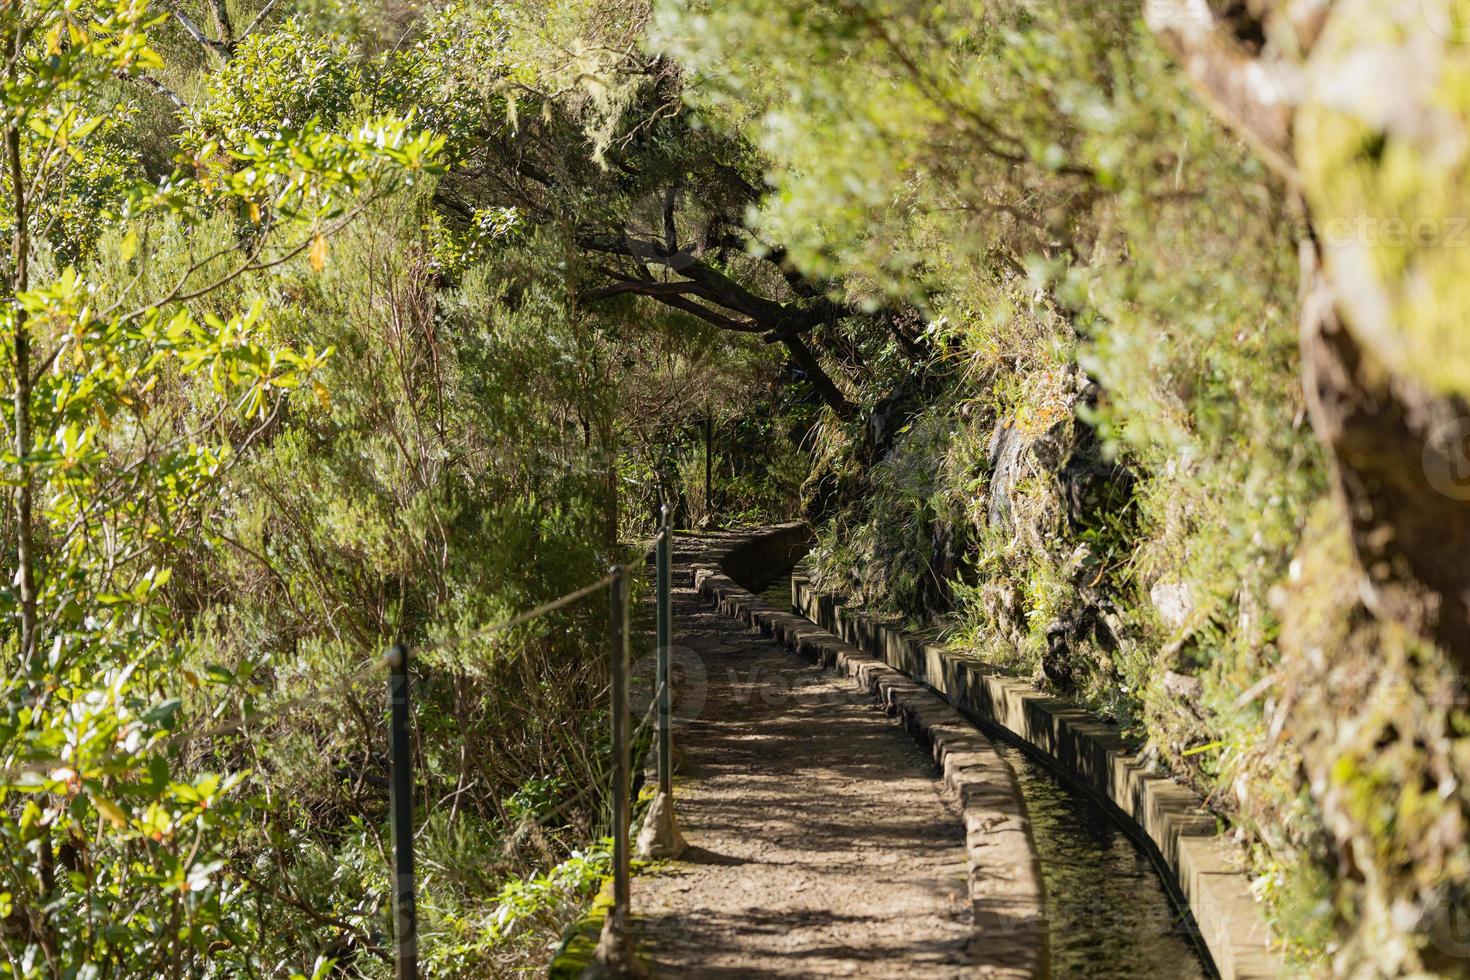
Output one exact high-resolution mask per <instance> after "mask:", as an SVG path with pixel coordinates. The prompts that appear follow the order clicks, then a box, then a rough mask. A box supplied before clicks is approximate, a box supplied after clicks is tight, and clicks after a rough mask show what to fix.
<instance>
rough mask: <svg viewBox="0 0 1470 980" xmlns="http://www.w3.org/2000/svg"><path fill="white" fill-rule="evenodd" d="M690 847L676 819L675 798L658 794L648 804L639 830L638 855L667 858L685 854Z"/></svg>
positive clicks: (648, 858) (643, 857) (647, 857)
mask: <svg viewBox="0 0 1470 980" xmlns="http://www.w3.org/2000/svg"><path fill="white" fill-rule="evenodd" d="M688 847H689V845H688V844H687V843H686V842H685V840H684V835H683V834H681V833H679V824H678V822H677V821H676V820H675V819H674V801H673V798H672V797H671V796H666V795H665V794H663V793H659V794H657V795H656V796H654V798H653V802H652V803H650V804H649V805H648V813H647V814H645V815H644V817H643V827H642V829H641V830H639V832H638V851H637V853H638V856H639V857H640V858H642V859H643V860H645V861H647V860H650V859H653V858H663V859H665V860H667V859H671V858H676V857H678V856H679V855H681V854H683V853H684V852H685V851H686V850H687V849H688Z"/></svg>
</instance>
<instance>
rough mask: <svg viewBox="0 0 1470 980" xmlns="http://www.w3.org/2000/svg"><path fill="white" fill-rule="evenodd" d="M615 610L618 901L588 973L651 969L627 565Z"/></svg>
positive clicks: (619, 575) (617, 585)
mask: <svg viewBox="0 0 1470 980" xmlns="http://www.w3.org/2000/svg"><path fill="white" fill-rule="evenodd" d="M610 592H611V600H610V604H611V608H610V610H609V612H610V613H611V617H610V629H609V630H608V632H609V634H610V638H611V644H610V645H611V647H612V650H611V653H612V705H611V708H612V750H613V779H612V794H613V807H612V810H613V825H612V837H613V906H612V909H611V910H609V912H608V914H607V919H606V920H605V921H604V922H603V924H602V937H601V938H600V939H599V940H598V943H597V952H596V953H595V955H594V956H593V961H592V963H591V964H590V965H589V966H588V969H587V971H586V972H584V973H583V976H591V977H636V976H643V975H644V974H645V973H646V971H645V970H644V969H643V967H642V964H641V963H640V962H639V960H638V957H637V956H636V955H635V954H634V952H633V941H632V936H630V935H629V933H628V915H629V908H630V906H631V904H632V867H631V865H632V856H631V854H629V841H628V827H629V824H630V822H631V816H632V814H631V812H630V811H631V809H632V801H631V800H630V799H629V796H630V795H631V793H632V784H631V774H630V773H629V771H628V770H629V769H630V768H631V767H632V753H631V749H630V747H629V745H628V736H629V731H628V728H629V719H628V640H629V638H628V572H627V569H625V568H624V567H623V566H621V565H614V566H613V570H612V588H611V590H610Z"/></svg>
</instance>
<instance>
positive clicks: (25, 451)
mask: <svg viewBox="0 0 1470 980" xmlns="http://www.w3.org/2000/svg"><path fill="white" fill-rule="evenodd" d="M20 46H21V37H20V31H19V28H17V30H16V33H15V34H14V35H13V36H12V38H11V43H10V49H11V50H10V59H9V60H10V68H9V73H10V81H11V84H12V85H14V84H15V81H16V77H15V76H16V65H17V63H18V62H19V60H20V57H21V52H20ZM19 126H20V122H19V120H17V119H15V118H14V117H12V120H11V123H10V125H9V126H8V127H6V130H5V154H6V158H7V159H6V164H7V168H8V170H9V177H10V192H11V209H12V213H13V214H14V221H15V228H14V231H13V232H12V238H11V252H10V255H11V261H10V276H9V279H10V282H9V283H8V284H7V285H8V286H9V289H8V290H7V292H8V293H9V294H10V295H9V296H8V297H7V298H8V299H11V300H14V298H15V296H16V295H18V294H20V293H23V292H25V290H26V289H27V287H28V283H29V279H30V275H29V259H30V239H29V231H28V229H27V227H26V220H27V215H26V196H25V174H24V171H23V169H22V166H21V158H20V129H19ZM14 356H15V400H14V410H15V455H16V459H17V460H18V462H17V464H16V465H18V466H19V467H20V481H19V483H20V485H19V486H18V487H17V488H16V506H15V520H16V549H15V551H16V555H15V559H16V565H17V569H16V585H17V589H18V591H19V593H20V651H19V652H20V663H21V666H22V668H23V669H26V670H29V669H30V668H32V667H33V666H34V663H33V661H34V659H35V655H36V549H35V527H34V525H33V513H32V508H33V504H34V498H35V486H34V481H33V480H32V477H31V468H30V464H29V462H28V458H29V456H30V454H31V338H30V327H29V325H28V324H27V323H26V314H25V311H24V310H23V309H20V308H19V306H16V307H15V339H14Z"/></svg>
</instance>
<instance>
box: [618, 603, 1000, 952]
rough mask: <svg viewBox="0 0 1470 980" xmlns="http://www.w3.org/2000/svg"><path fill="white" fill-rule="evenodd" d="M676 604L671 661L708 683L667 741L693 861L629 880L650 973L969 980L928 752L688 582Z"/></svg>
mask: <svg viewBox="0 0 1470 980" xmlns="http://www.w3.org/2000/svg"><path fill="white" fill-rule="evenodd" d="M674 602H675V610H674V614H675V641H676V644H677V645H678V646H679V647H682V648H684V652H683V653H682V654H681V655H680V658H679V661H680V662H682V663H683V664H684V666H685V667H687V668H688V669H689V670H691V671H692V672H693V674H694V676H696V677H697V676H698V675H699V673H700V672H701V671H702V673H703V678H704V680H703V683H702V684H699V683H696V684H695V685H693V686H692V687H686V689H685V693H684V694H683V695H681V697H682V698H684V699H685V700H683V701H682V702H681V705H680V709H679V710H676V714H680V715H685V714H688V713H689V711H690V709H696V710H697V715H696V716H695V717H692V718H684V719H683V720H682V721H681V723H680V725H679V727H678V728H676V739H677V740H678V742H679V746H680V748H681V750H682V752H683V756H684V758H683V765H682V768H681V771H680V774H679V776H678V779H677V781H676V784H675V799H676V801H677V804H676V805H677V813H678V817H679V822H680V826H681V828H682V830H683V832H684V836H685V838H686V839H687V840H688V841H689V844H690V845H691V849H690V851H689V853H688V854H686V855H685V857H684V858H683V859H681V860H680V861H678V862H675V863H674V864H672V865H671V866H670V869H669V871H668V872H667V873H664V874H657V875H647V874H645V875H642V876H639V877H637V878H635V880H634V882H633V910H634V913H635V915H636V917H637V919H638V922H639V932H640V939H639V947H640V950H641V951H643V952H645V953H647V954H648V955H649V956H650V957H651V958H652V959H653V961H654V965H655V968H656V970H657V972H658V974H659V975H661V976H689V977H701V978H704V977H824V976H833V977H836V976H842V977H847V976H884V977H907V976H923V977H926V978H927V977H933V978H942V977H959V976H964V975H969V976H973V975H975V973H976V971H975V970H974V969H973V968H969V967H967V964H969V962H970V960H969V957H968V956H967V953H966V947H967V945H968V943H969V941H970V938H971V935H972V928H971V913H970V907H969V900H968V897H967V893H966V875H967V864H966V858H965V848H964V829H963V827H962V825H961V821H960V817H959V814H958V813H957V811H956V810H955V808H954V806H953V805H952V804H951V803H950V802H949V800H947V799H946V798H945V796H944V795H943V789H942V786H941V784H940V781H939V779H938V777H937V775H936V773H935V770H934V765H933V762H932V761H931V759H930V756H929V754H928V753H927V752H926V751H924V750H923V749H921V748H920V747H919V746H918V745H917V744H916V743H915V742H914V740H913V739H912V738H911V737H910V736H909V735H908V734H907V733H906V732H905V731H903V729H901V728H900V727H899V726H898V725H897V724H896V723H895V722H893V721H891V720H889V719H888V718H887V717H886V716H885V715H884V714H883V713H882V712H880V711H879V710H877V709H876V708H874V707H872V706H871V704H870V703H868V700H867V698H866V697H865V696H859V695H857V694H855V693H854V692H853V691H852V689H851V688H849V687H847V686H845V685H843V684H842V683H840V682H839V681H837V680H836V679H835V678H834V677H833V676H832V675H830V674H823V673H822V672H821V671H820V670H818V669H817V668H816V667H813V666H809V665H807V664H804V663H802V662H801V661H800V660H798V659H797V658H795V657H793V656H792V655H791V654H789V653H788V652H786V651H785V650H784V649H783V648H781V647H779V646H778V645H777V644H775V643H774V642H772V641H770V640H767V639H764V638H762V637H761V636H759V635H758V634H756V633H753V632H751V631H749V630H747V629H745V628H744V627H742V626H741V625H740V624H739V623H737V622H735V621H734V620H732V619H729V618H727V617H724V616H721V615H718V614H716V613H714V612H712V611H710V610H709V608H708V607H707V606H706V605H705V604H704V602H703V601H702V600H701V599H700V598H699V597H698V596H697V595H696V594H695V593H694V592H693V591H692V590H690V589H689V588H688V587H687V584H686V586H685V587H684V588H680V589H677V590H676V591H675V594H674ZM701 695H702V696H701ZM701 701H702V704H700V703H699V702H701Z"/></svg>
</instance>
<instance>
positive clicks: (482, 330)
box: [0, 0, 1470, 977]
mask: <svg viewBox="0 0 1470 980" xmlns="http://www.w3.org/2000/svg"><path fill="white" fill-rule="evenodd" d="M1454 7H1455V4H1454V2H1453V0H1442V2H1441V0H1402V2H1393V0H1335V2H1329V0H1320V2H1305V3H1303V2H1294V3H1284V2H1280V3H1278V2H1275V0H1251V2H1245V0H1239V2H1236V0H1210V2H1209V3H1206V2H1205V0H1187V2H1185V0H1150V2H1148V3H1146V4H1143V5H1142V7H1140V6H1138V5H1135V4H1131V3H1118V4H1096V3H1089V2H1084V0H994V2H991V3H988V4H978V3H974V2H971V0H939V2H936V3H930V4H924V5H915V4H907V3H900V2H897V0H839V2H820V0H782V2H779V3H776V2H772V0H719V2H713V0H711V2H704V0H656V2H650V0H498V2H495V3H477V2H460V3H456V2H439V3H430V4H424V5H398V4H349V3H340V4H337V3H323V2H314V0H269V2H263V0H208V2H202V0H201V2H178V3H162V2H159V3H156V4H155V5H154V7H153V8H152V9H150V8H148V7H147V6H146V5H145V4H143V3H141V2H135V0H33V2H28V3H25V4H18V3H11V4H5V5H0V37H3V44H4V49H5V51H6V52H7V56H8V61H7V65H8V68H7V71H6V73H5V74H4V77H3V79H0V85H3V88H4V95H5V98H4V100H3V110H0V120H3V128H4V136H5V146H4V154H3V155H4V166H3V176H0V230H3V232H4V235H5V238H6V241H7V242H8V243H9V246H10V247H9V248H8V249H7V252H8V258H6V259H5V260H4V262H3V275H0V292H3V298H4V299H5V300H6V302H5V304H4V309H3V312H0V342H3V345H4V347H5V349H6V351H7V356H6V357H5V358H4V360H3V365H0V379H3V384H4V387H5V391H6V395H7V397H6V398H5V400H4V407H3V419H4V426H5V432H4V436H5V442H4V446H5V449H4V451H3V458H0V463H3V467H4V473H5V478H4V486H5V488H6V496H7V500H8V506H7V508H6V510H5V517H4V520H3V522H0V547H3V550H4V554H5V560H6V568H7V574H6V576H5V581H4V583H3V584H0V613H3V617H4V618H3V626H0V637H3V640H4V658H5V660H4V665H5V679H4V696H3V707H0V769H3V773H4V775H3V778H0V933H3V942H4V950H5V953H6V956H5V958H4V961H3V962H0V971H3V972H4V973H5V974H6V975H10V976H16V977H22V976H68V977H70V976H94V977H95V976H118V977H124V976H127V977H131V976H143V975H150V974H160V973H161V974H164V975H171V976H194V975H228V976H237V975H239V976H280V975H290V974H300V975H303V976H326V975H329V974H330V973H331V972H332V971H334V970H336V971H340V972H342V973H344V974H345V975H363V976H381V975H386V972H387V964H386V960H385V951H386V943H387V936H388V935H389V934H390V931H391V930H390V929H389V920H388V917H387V910H386V905H385V903H386V899H387V896H388V891H389V882H388V866H387V860H386V852H385V850H384V848H385V844H384V834H385V827H386V819H387V818H386V809H385V794H384V792H383V779H384V776H385V773H386V760H385V753H384V735H383V730H382V724H383V722H382V715H381V710H380V709H381V700H382V696H383V695H382V691H381V681H380V678H379V675H377V674H376V673H373V672H372V670H371V669H370V668H371V667H372V665H373V664H374V663H375V661H376V659H377V658H378V657H379V656H380V654H381V651H382V650H383V649H384V647H385V646H386V645H387V644H389V643H390V642H392V641H393V640H394V639H404V640H406V641H408V642H411V643H413V644H415V645H418V646H423V647H424V649H425V652H424V653H423V655H422V656H421V657H420V658H419V659H418V660H417V664H418V666H417V668H416V670H417V674H418V688H419V690H420V692H421V698H420V706H419V709H418V733H417V746H418V748H417V751H416V762H417V765H418V770H417V778H418V781H419V785H420V787H421V791H422V803H423V807H422V812H421V813H420V815H419V816H420V819H421V821H422V830H421V832H420V842H421V853H422V854H424V855H426V859H425V868H424V880H423V883H422V897H421V899H420V907H421V910H422V915H423V917H424V919H423V923H422V925H421V946H422V949H423V953H424V956H425V959H426V966H427V968H428V969H430V970H432V971H433V975H436V976H461V975H462V976H476V977H478V976H485V975H493V974H496V973H499V972H509V971H512V970H517V969H523V968H528V967H530V968H534V967H535V966H536V965H537V964H539V963H541V962H543V961H544V958H545V956H546V952H547V946H548V943H552V942H554V940H555V938H556V936H557V934H558V932H559V931H560V929H561V928H562V926H563V925H564V924H565V923H566V921H567V919H568V917H569V916H570V915H572V914H574V912H575V910H576V908H577V906H578V905H579V904H580V903H582V902H583V901H584V900H585V899H586V898H587V897H588V895H589V893H590V890H591V889H592V888H593V887H595V885H596V883H597V881H598V879H599V876H600V875H601V874H602V871H603V869H604V867H605V864H606V855H605V851H604V850H603V848H602V845H601V844H600V837H601V834H602V832H603V829H604V827H605V810H606V807H607V800H606V799H605V795H604V793H603V791H602V789H601V787H603V786H605V784H606V779H605V769H606V760H605V755H606V747H605V743H604V739H603V736H602V734H601V733H602V731H603V727H604V726H603V724H602V719H601V717H600V715H599V710H600V709H599V707H598V697H599V694H600V692H601V690H602V688H603V685H604V683H605V677H604V676H603V674H602V671H603V668H602V662H601V657H600V655H599V652H598V651H600V650H601V643H602V641H601V640H600V639H599V635H600V629H601V626H602V624H601V623H600V621H599V616H600V614H601V613H600V610H601V606H600V604H597V603H592V604H586V605H581V606H576V607H573V608H571V609H569V610H566V611H564V612H561V613H558V614H557V615H556V618H554V619H548V620H543V621H538V622H536V623H533V624H528V625H527V626H525V627H522V628H518V629H516V630H514V631H511V632H509V633H503V634H495V635H493V636H485V637H480V638H476V639H471V640H468V641H463V642H458V638H459V637H462V636H464V635H466V634H471V633H474V632H475V631H476V630H477V629H478V628H479V627H481V626H483V625H485V624H487V623H492V622H495V621H497V620H500V619H502V618H504V617H505V616H507V615H509V614H510V613H512V612H514V611H516V610H519V609H522V608H525V607H527V606H531V605H535V604H536V603H538V602H542V601H545V600H547V599H550V598H553V597H555V596H557V595H560V594H562V593H565V592H568V591H570V590H571V589H573V588H576V587H577V586H580V585H582V584H584V583H586V582H588V581H591V580H593V579H595V578H597V577H599V576H600V575H601V574H602V571H603V569H604V568H605V567H606V565H607V564H608V562H610V561H613V560H618V559H620V558H623V557H625V556H626V555H627V554H628V551H627V545H626V543H627V542H630V541H633V540H636V539H637V538H638V537H639V536H641V535H643V534H645V533H647V531H648V530H649V528H650V522H651V520H652V515H653V513H654V512H655V510H656V507H657V503H658V501H659V500H660V499H670V500H673V501H675V502H676V504H677V507H678V514H679V519H680V520H681V521H682V522H683V523H684V524H686V525H696V524H701V523H704V522H706V521H708V520H718V521H721V522H726V523H730V522H742V521H745V522H755V521H763V520H771V519H778V518H785V517H789V516H792V515H794V514H797V513H805V514H806V516H807V517H808V518H809V519H810V520H811V521H812V522H813V524H814V525H815V526H816V527H817V529H818V532H819V542H818V546H817V548H816V551H815V554H814V557H813V560H814V566H815V568H816V570H817V572H818V574H819V575H820V577H821V578H822V579H823V581H824V582H825V583H826V584H827V585H828V586H830V587H831V588H833V589H835V590H838V591H841V592H844V593H846V594H848V595H850V596H852V597H854V598H855V599H857V600H859V601H861V602H864V603H866V604H868V605H869V606H870V607H872V608H874V609H877V610H880V611H884V612H887V613H890V614H892V615H894V616H901V617H904V618H906V619H908V620H909V621H911V622H912V623H913V624H914V625H915V626H917V627H920V628H925V629H933V630H935V631H937V632H939V633H941V634H942V635H944V636H945V637H947V638H948V639H949V640H950V642H952V643H954V644H956V645H957V646H960V647H962V648H963V649H965V650H967V651H969V652H970V653H971V654H972V655H973V656H974V657H976V658H977V659H979V660H981V661H983V662H985V663H987V664H990V665H992V666H993V667H995V668H996V669H1002V670H1008V671H1013V672H1016V673H1019V674H1023V675H1025V676H1028V677H1031V678H1033V679H1034V680H1035V681H1036V682H1037V683H1039V684H1041V685H1043V686H1045V687H1048V688H1049V689H1052V690H1055V691H1057V692H1058V693H1062V694H1065V695H1067V696H1070V697H1073V698H1075V699H1077V700H1078V701H1080V702H1081V703H1083V704H1085V705H1086V706H1088V707H1089V708H1091V709H1093V710H1094V711H1096V712H1098V713H1099V714H1101V715H1103V716H1105V717H1108V718H1110V719H1112V720H1114V721H1116V722H1117V723H1118V724H1119V725H1120V726H1121V727H1122V729H1123V730H1124V732H1125V733H1126V734H1127V735H1128V736H1129V737H1130V738H1132V739H1134V740H1135V742H1136V744H1137V745H1138V746H1139V747H1140V748H1142V749H1143V750H1144V751H1145V752H1146V753H1147V754H1148V756H1149V757H1150V758H1151V759H1152V760H1154V762H1155V764H1156V765H1158V766H1159V767H1160V768H1161V769H1164V770H1167V771H1170V772H1173V773H1176V774H1178V775H1180V776H1181V777H1183V778H1184V779H1186V780H1187V781H1189V782H1191V783H1192V784H1193V785H1195V786H1196V787H1197V788H1198V789H1199V790H1200V791H1201V793H1203V794H1205V795H1206V796H1207V797H1208V799H1209V803H1210V806H1211V807H1212V808H1214V809H1215V810H1216V811H1217V812H1218V813H1219V814H1220V816H1221V818H1222V819H1223V820H1225V821H1227V822H1228V823H1229V824H1230V825H1231V826H1232V827H1233V828H1235V830H1236V837H1237V839H1238V841H1239V842H1240V845H1241V858H1242V866H1243V867H1245V868H1246V869H1247V870H1248V872H1249V873H1250V874H1251V876H1252V878H1253V880H1254V882H1255V885H1256V889H1257V892H1258V895H1259V897H1260V899H1261V900H1262V901H1263V902H1264V903H1265V905H1266V907H1267V909H1268V912H1269V915H1270V916H1271V917H1272V920H1273V922H1274V923H1275V925H1276V926H1277V928H1278V929H1279V934H1280V939H1281V941H1282V943H1283V945H1285V946H1286V947H1287V948H1288V950H1289V951H1290V952H1291V954H1292V956H1293V959H1294V961H1295V962H1296V963H1298V964H1299V965H1300V966H1301V967H1302V968H1303V969H1306V970H1308V971H1311V972H1328V971H1335V972H1339V973H1343V974H1358V975H1411V974H1416V973H1426V972H1427V973H1444V974H1457V973H1463V972H1464V971H1465V969H1466V968H1465V966H1464V964H1465V963H1466V962H1470V961H1467V960H1466V959H1465V956H1466V954H1467V952H1470V950H1467V948H1466V947H1465V943H1464V936H1463V933H1462V929H1463V922H1462V918H1461V916H1462V913H1463V903H1464V902H1465V901H1466V899H1467V888H1470V884H1467V883H1470V828H1467V825H1466V821H1467V817H1470V813H1467V803H1470V788H1467V783H1470V755H1467V746H1470V740H1467V732H1466V731H1465V728H1466V724H1467V722H1466V717H1467V716H1466V714H1465V707H1466V701H1465V698H1466V693H1465V690H1464V686H1463V684H1461V683H1459V682H1458V680H1457V678H1458V677H1459V675H1460V673H1461V667H1460V665H1461V663H1462V662H1463V661H1464V659H1465V658H1466V657H1467V656H1470V622H1467V620H1466V616H1465V615H1464V613H1465V609H1466V605H1467V603H1470V600H1467V599H1466V596H1470V583H1467V580H1466V576H1467V575H1470V572H1467V571H1466V566H1465V563H1464V561H1463V555H1464V548H1463V547H1461V545H1462V544H1464V543H1466V542H1470V516H1467V512H1466V497H1467V496H1470V495H1467V494H1464V493H1463V481H1462V480H1460V481H1459V482H1457V478H1462V477H1463V446H1462V445H1461V441H1462V440H1463V438H1464V435H1465V432H1466V430H1465V429H1464V427H1463V424H1460V425H1459V427H1458V428H1457V427H1456V426H1457V422H1456V420H1457V419H1458V420H1462V421H1463V419H1464V418H1466V417H1470V411H1466V410H1465V404H1464V398H1465V396H1466V395H1470V380H1467V379H1470V366H1467V365H1470V351H1466V350H1465V345H1466V343H1467V341H1466V339H1465V338H1466V337H1467V336H1470V334H1466V333H1465V331H1464V330H1463V329H1462V328H1461V323H1462V321H1463V305H1464V300H1463V297H1464V289H1465V287H1464V283H1465V282H1466V281H1467V280H1466V276H1465V273H1466V271H1467V268H1466V266H1467V263H1466V258H1465V256H1466V254H1467V253H1466V252H1465V251H1464V249H1465V246H1466V245H1467V244H1470V239H1466V238H1461V239H1459V240H1457V239H1456V236H1464V235H1465V234H1466V233H1465V229H1464V224H1463V222H1461V221H1460V220H1459V219H1458V218H1457V216H1458V215H1459V214H1461V213H1463V207H1464V203H1465V201H1466V199H1467V196H1470V185H1467V184H1466V181H1465V177H1464V174H1465V173H1466V172H1467V169H1466V167H1465V166H1464V158H1465V154H1466V153H1467V152H1470V150H1467V147H1470V138H1467V134H1466V120H1467V118H1470V111H1467V109H1466V106H1465V93H1466V92H1467V91H1470V86H1467V85H1466V80H1467V78H1470V45H1467V44H1464V43H1461V41H1462V40H1464V38H1463V37H1462V36H1461V31H1462V28H1463V25H1462V24H1460V23H1459V22H1458V21H1457V20H1456V18H1455V17H1454ZM1410 8H1412V9H1410ZM1181 65H1182V66H1184V67H1180V66H1181ZM1262 78H1266V79H1270V80H1271V85H1274V86H1275V87H1274V88H1271V89H1270V92H1271V93H1273V94H1272V95H1271V97H1270V98H1266V97H1264V96H1262V94H1261V91H1262V86H1263V85H1264V83H1263V82H1261V79H1262ZM1385 79H1388V80H1391V81H1393V82H1394V87H1391V88H1389V89H1385V90H1383V91H1380V88H1381V87H1383V86H1385V85H1386V81H1385ZM1281 93H1286V94H1285V95H1282V94H1281ZM1385 99H1388V101H1389V102H1390V103H1391V105H1386V104H1385V102H1384V100H1385ZM1395 222H1397V223H1398V224H1397V225H1396V226H1395V225H1394V223H1395ZM1395 227H1397V228H1398V230H1397V231H1396V230H1395ZM706 433H709V434H712V436H713V438H712V439H710V441H711V442H712V443H713V448H714V457H715V461H716V465H715V469H714V484H715V485H714V486H712V487H709V488H707V487H706V486H705V470H704V464H703V458H702V455H701V454H702V452H703V450H704V441H705V439H706V438H707V436H706ZM707 491H708V496H709V497H710V498H711V499H712V500H713V502H714V505H715V512H714V513H710V512H709V509H708V507H707V506H706V499H707ZM620 542H622V544H620ZM436 644H437V646H436Z"/></svg>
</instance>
